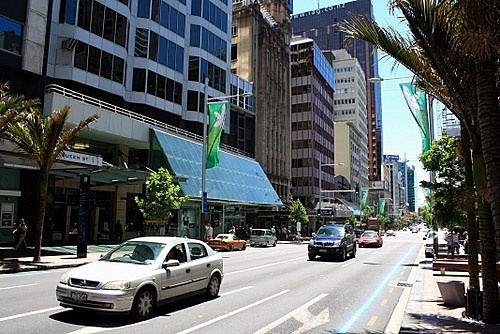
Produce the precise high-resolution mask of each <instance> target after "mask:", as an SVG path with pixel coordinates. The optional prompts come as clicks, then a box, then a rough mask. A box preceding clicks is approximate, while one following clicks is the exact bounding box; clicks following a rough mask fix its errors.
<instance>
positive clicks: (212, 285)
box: [56, 237, 224, 320]
mask: <svg viewBox="0 0 500 334" xmlns="http://www.w3.org/2000/svg"><path fill="white" fill-rule="evenodd" d="M223 276H224V275H223V260H222V256H221V255H220V254H219V253H217V252H215V251H214V250H213V249H212V248H210V247H209V246H208V245H207V244H206V243H204V242H202V241H200V240H195V239H189V238H177V237H141V238H135V239H130V240H128V241H126V242H125V243H123V244H121V245H119V246H117V247H116V248H115V249H113V250H111V251H110V252H108V253H107V254H105V255H104V256H103V257H102V258H101V259H100V260H98V261H95V262H92V263H89V264H86V265H83V266H80V267H78V268H75V269H73V270H70V271H68V272H66V273H64V274H63V275H62V276H61V279H60V280H59V283H58V284H57V288H56V296H57V300H58V301H59V303H60V305H61V306H63V307H68V308H73V309H81V310H86V311H96V312H109V313H122V312H124V313H131V314H132V315H133V316H134V317H135V318H136V319H138V320H144V319H147V318H149V317H151V316H152V314H153V312H154V311H155V308H156V307H157V306H159V305H162V304H165V303H168V302H169V301H173V300H174V299H179V298H182V297H187V296H190V295H192V294H199V293H201V294H205V295H206V296H207V297H208V298H209V299H211V298H215V297H216V296H217V295H218V294H219V289H220V285H221V282H222V278H223Z"/></svg>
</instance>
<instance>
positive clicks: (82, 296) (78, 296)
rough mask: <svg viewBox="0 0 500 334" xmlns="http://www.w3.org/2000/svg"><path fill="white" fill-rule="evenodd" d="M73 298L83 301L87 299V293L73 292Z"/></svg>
mask: <svg viewBox="0 0 500 334" xmlns="http://www.w3.org/2000/svg"><path fill="white" fill-rule="evenodd" d="M71 299H73V300H76V301H79V302H82V301H86V300H87V294H85V293H82V292H72V293H71Z"/></svg>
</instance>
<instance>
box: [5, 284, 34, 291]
mask: <svg viewBox="0 0 500 334" xmlns="http://www.w3.org/2000/svg"><path fill="white" fill-rule="evenodd" d="M33 285H38V283H33V284H23V285H13V286H8V287H5V288H0V290H8V289H17V288H25V287H27V286H33Z"/></svg>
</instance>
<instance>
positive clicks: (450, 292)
mask: <svg viewBox="0 0 500 334" xmlns="http://www.w3.org/2000/svg"><path fill="white" fill-rule="evenodd" d="M436 283H437V285H438V288H439V292H440V293H441V297H442V298H443V302H444V304H445V305H449V306H465V283H464V282H462V281H437V282H436Z"/></svg>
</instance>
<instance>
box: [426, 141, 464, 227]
mask: <svg viewBox="0 0 500 334" xmlns="http://www.w3.org/2000/svg"><path fill="white" fill-rule="evenodd" d="M455 146H456V139H455V138H453V137H442V138H441V139H439V140H437V141H434V142H433V143H432V146H431V148H430V150H428V151H427V152H425V153H423V154H421V155H420V157H419V159H420V161H421V162H422V164H423V167H424V169H425V170H428V171H435V172H436V181H435V182H429V181H421V182H420V184H421V186H422V187H424V188H428V189H430V190H431V197H430V198H428V200H429V203H430V208H429V213H426V214H427V215H431V217H432V218H433V219H434V221H435V223H437V224H438V225H439V226H442V227H454V226H461V227H465V224H466V220H465V219H466V216H465V211H464V207H465V206H464V205H463V200H464V198H463V196H464V181H465V177H464V169H463V168H464V162H463V159H461V158H460V157H458V156H457V154H456V151H455ZM469 200H470V199H469ZM426 221H429V220H427V219H426Z"/></svg>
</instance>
